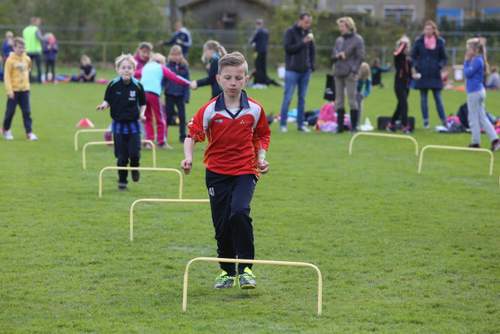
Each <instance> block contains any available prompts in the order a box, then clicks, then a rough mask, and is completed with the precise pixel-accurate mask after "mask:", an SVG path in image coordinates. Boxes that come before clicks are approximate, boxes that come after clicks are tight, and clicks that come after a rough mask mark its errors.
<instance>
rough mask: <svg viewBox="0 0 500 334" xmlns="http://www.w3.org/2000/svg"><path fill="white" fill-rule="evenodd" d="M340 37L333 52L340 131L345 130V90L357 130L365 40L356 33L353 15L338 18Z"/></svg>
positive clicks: (352, 123)
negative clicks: (360, 72) (359, 79)
mask: <svg viewBox="0 0 500 334" xmlns="http://www.w3.org/2000/svg"><path fill="white" fill-rule="evenodd" d="M337 25H338V27H339V30H340V35H341V36H340V37H338V38H337V40H336V41H335V47H334V49H333V52H332V61H333V63H334V67H333V72H334V73H333V74H334V76H335V97H336V98H335V105H336V108H337V115H338V117H337V119H338V132H343V131H344V114H345V109H344V100H345V96H344V94H345V92H346V93H347V98H348V99H349V108H350V112H351V130H352V131H356V128H357V126H358V120H359V106H358V101H357V99H356V81H357V74H358V71H359V67H360V66H361V63H362V62H363V58H364V56H365V42H364V40H363V37H361V36H360V35H358V34H357V33H356V24H355V23H354V20H353V19H352V18H351V17H348V16H346V17H341V18H339V19H338V20H337Z"/></svg>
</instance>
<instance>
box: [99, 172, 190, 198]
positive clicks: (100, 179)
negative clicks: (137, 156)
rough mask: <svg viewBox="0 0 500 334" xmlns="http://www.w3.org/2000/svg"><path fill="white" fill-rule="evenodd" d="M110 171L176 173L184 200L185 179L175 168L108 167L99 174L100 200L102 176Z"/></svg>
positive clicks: (180, 195)
mask: <svg viewBox="0 0 500 334" xmlns="http://www.w3.org/2000/svg"><path fill="white" fill-rule="evenodd" d="M108 170H130V171H132V170H138V171H150V172H167V173H176V174H177V175H179V199H182V192H183V189H184V177H183V175H182V173H181V171H180V170H178V169H175V168H158V167H118V166H108V167H104V168H103V169H101V171H100V172H99V198H101V197H102V188H103V186H102V183H103V181H102V179H103V178H102V176H103V174H104V172H105V171H108Z"/></svg>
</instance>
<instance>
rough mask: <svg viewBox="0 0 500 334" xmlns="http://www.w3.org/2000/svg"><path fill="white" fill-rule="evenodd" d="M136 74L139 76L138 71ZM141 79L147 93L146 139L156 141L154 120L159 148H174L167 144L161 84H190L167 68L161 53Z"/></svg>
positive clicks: (152, 58) (155, 55)
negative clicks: (161, 102)
mask: <svg viewBox="0 0 500 334" xmlns="http://www.w3.org/2000/svg"><path fill="white" fill-rule="evenodd" d="M136 74H138V73H137V71H136ZM139 77H140V78H141V84H142V85H143V86H144V91H145V92H146V114H145V116H146V120H145V122H144V129H145V131H146V139H148V140H154V139H155V131H154V126H153V119H154V122H156V138H157V143H158V147H160V148H172V147H171V146H170V145H168V144H167V142H166V138H167V122H166V121H165V117H163V113H162V112H161V108H160V94H161V90H162V87H161V84H162V82H163V80H170V81H172V82H174V83H176V84H179V85H182V86H184V87H189V84H190V82H189V81H188V80H186V79H184V78H183V77H180V76H177V75H176V74H175V73H174V72H172V71H171V70H169V69H168V68H167V67H165V57H164V56H163V55H161V54H159V53H153V55H152V56H151V61H150V62H149V63H147V64H146V65H145V66H144V67H143V68H142V73H139ZM147 147H148V146H147Z"/></svg>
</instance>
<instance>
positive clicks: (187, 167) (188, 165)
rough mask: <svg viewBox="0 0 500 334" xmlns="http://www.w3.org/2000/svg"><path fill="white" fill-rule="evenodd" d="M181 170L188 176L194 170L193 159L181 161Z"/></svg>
mask: <svg viewBox="0 0 500 334" xmlns="http://www.w3.org/2000/svg"><path fill="white" fill-rule="evenodd" d="M181 168H182V169H183V170H184V173H185V174H186V175H187V174H189V173H190V172H191V169H192V168H193V161H192V160H191V159H184V160H182V161H181Z"/></svg>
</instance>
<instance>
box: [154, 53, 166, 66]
mask: <svg viewBox="0 0 500 334" xmlns="http://www.w3.org/2000/svg"><path fill="white" fill-rule="evenodd" d="M151 59H152V60H153V61H154V62H157V63H159V64H163V65H165V64H166V62H167V59H166V58H165V56H164V55H162V54H161V53H159V52H154V53H153V54H152V55H151Z"/></svg>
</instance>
